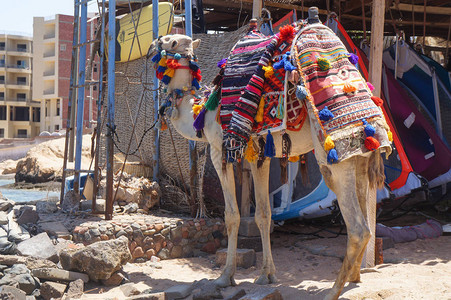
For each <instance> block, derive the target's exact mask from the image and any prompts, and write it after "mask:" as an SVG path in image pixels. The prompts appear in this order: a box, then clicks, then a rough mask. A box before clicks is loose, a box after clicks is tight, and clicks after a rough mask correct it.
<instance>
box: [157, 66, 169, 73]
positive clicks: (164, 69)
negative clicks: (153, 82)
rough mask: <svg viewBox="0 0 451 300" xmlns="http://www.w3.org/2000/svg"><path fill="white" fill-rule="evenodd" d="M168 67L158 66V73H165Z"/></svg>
mask: <svg viewBox="0 0 451 300" xmlns="http://www.w3.org/2000/svg"><path fill="white" fill-rule="evenodd" d="M166 69H167V68H166V67H163V66H158V68H157V73H164V71H166Z"/></svg>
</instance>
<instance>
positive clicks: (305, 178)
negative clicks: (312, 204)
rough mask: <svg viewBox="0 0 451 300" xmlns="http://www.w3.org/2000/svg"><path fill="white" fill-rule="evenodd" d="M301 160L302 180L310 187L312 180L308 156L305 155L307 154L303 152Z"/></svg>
mask: <svg viewBox="0 0 451 300" xmlns="http://www.w3.org/2000/svg"><path fill="white" fill-rule="evenodd" d="M299 160H300V163H299V165H300V167H299V169H300V173H301V177H302V178H301V179H302V180H301V181H302V184H303V185H304V186H306V187H310V186H311V185H310V180H309V176H308V167H307V158H306V157H305V154H302V155H301V156H300V158H299Z"/></svg>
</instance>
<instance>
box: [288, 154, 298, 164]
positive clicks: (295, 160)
mask: <svg viewBox="0 0 451 300" xmlns="http://www.w3.org/2000/svg"><path fill="white" fill-rule="evenodd" d="M288 161H289V162H292V163H295V162H298V161H299V156H298V155H296V156H290V157H289V158H288Z"/></svg>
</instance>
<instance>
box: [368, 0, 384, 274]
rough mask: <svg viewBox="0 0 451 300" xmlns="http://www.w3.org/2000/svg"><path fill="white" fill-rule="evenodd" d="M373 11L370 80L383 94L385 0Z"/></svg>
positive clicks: (372, 211)
mask: <svg viewBox="0 0 451 300" xmlns="http://www.w3.org/2000/svg"><path fill="white" fill-rule="evenodd" d="M372 9H373V13H372V19H371V59H370V66H369V69H370V70H369V73H370V74H369V80H370V82H371V83H372V84H373V85H374V91H373V94H374V95H375V96H377V97H380V96H381V81H382V52H383V50H384V44H383V43H384V21H385V18H384V14H385V1H384V0H377V1H373V7H372ZM376 199H377V197H376V189H375V188H374V189H369V195H368V205H367V223H368V226H369V229H370V231H371V238H370V241H369V242H368V246H367V248H366V252H365V255H364V258H363V261H362V265H363V266H365V267H367V268H369V267H373V266H374V245H375V234H376V230H375V229H376Z"/></svg>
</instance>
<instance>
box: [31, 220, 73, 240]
mask: <svg viewBox="0 0 451 300" xmlns="http://www.w3.org/2000/svg"><path fill="white" fill-rule="evenodd" d="M39 225H40V226H41V229H42V230H43V231H45V232H47V233H48V234H49V235H50V236H55V237H57V238H63V239H65V240H67V239H70V233H69V231H68V230H67V228H66V226H64V225H63V223H61V222H45V223H39Z"/></svg>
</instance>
